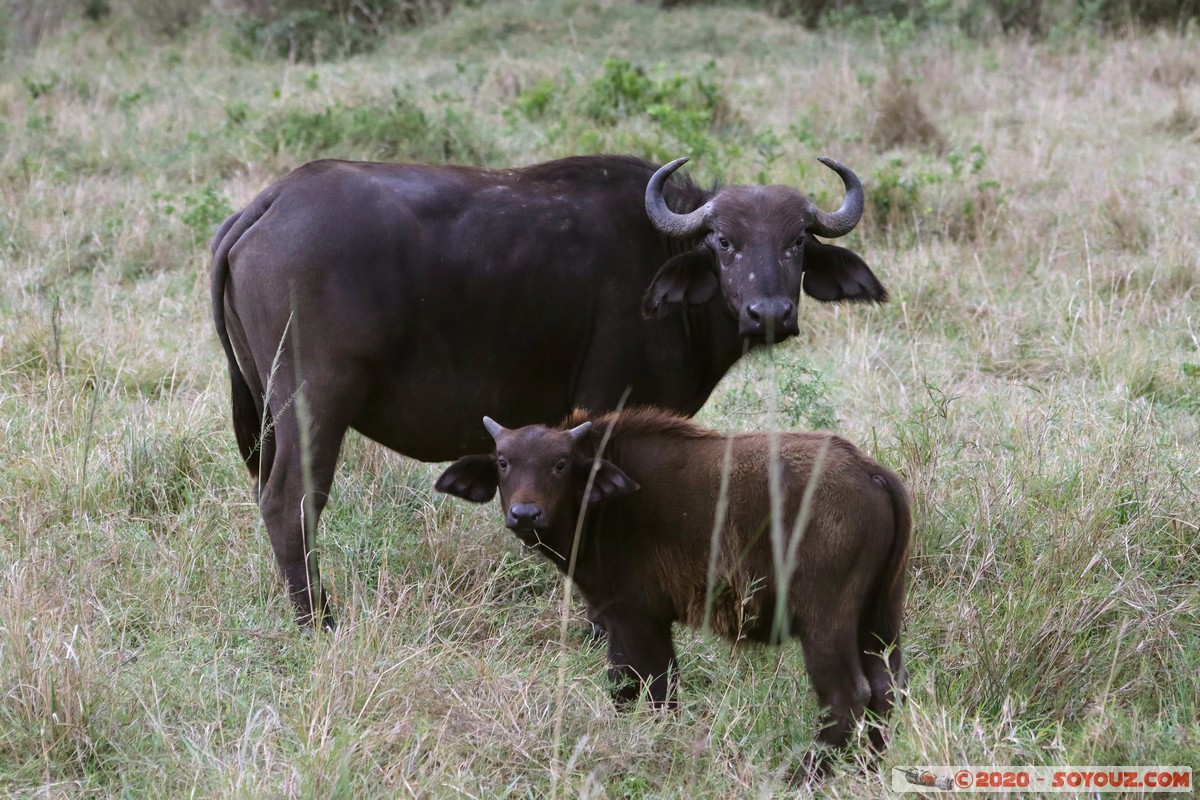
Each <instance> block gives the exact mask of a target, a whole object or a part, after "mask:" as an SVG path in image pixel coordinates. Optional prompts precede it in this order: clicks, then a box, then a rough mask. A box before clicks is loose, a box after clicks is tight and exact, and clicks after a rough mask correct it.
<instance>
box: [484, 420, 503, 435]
mask: <svg viewBox="0 0 1200 800" xmlns="http://www.w3.org/2000/svg"><path fill="white" fill-rule="evenodd" d="M483 427H485V428H487V431H488V433H490V434H491V435H492V438H493V439H499V438H500V434H502V433H504V430H505V429H504V426H503V425H501V424H500V423H499V422H496V420H494V419H492V418H491V417H484V418H483Z"/></svg>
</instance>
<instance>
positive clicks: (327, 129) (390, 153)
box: [257, 92, 493, 164]
mask: <svg viewBox="0 0 1200 800" xmlns="http://www.w3.org/2000/svg"><path fill="white" fill-rule="evenodd" d="M479 130H481V128H480V126H478V125H476V124H475V123H474V120H473V119H472V118H471V116H470V115H469V112H466V111H463V110H458V109H456V108H454V106H453V105H450V104H445V105H443V106H442V107H441V110H440V119H439V118H437V117H436V116H431V115H430V114H428V113H426V112H425V111H424V110H422V109H421V108H420V107H419V106H417V105H416V104H415V103H413V102H412V101H411V100H409V99H407V98H405V97H402V96H400V94H399V93H398V92H397V93H395V94H394V99H393V102H392V103H391V104H390V105H362V106H346V105H343V104H342V103H340V102H338V103H334V104H333V105H330V106H326V107H325V108H324V109H322V110H320V111H300V110H295V109H289V110H282V111H280V112H278V113H276V114H274V115H271V116H269V117H268V118H267V119H266V120H265V121H264V123H263V125H262V127H261V128H260V130H259V135H258V137H257V138H258V140H259V141H260V142H262V143H263V145H264V146H265V147H266V148H267V149H268V150H270V151H271V152H272V153H280V152H288V153H291V154H293V155H295V156H297V157H298V158H303V159H307V158H325V157H337V158H359V159H369V160H386V161H419V162H427V163H440V162H446V161H449V162H456V163H463V164H484V163H487V162H488V161H489V160H490V159H491V158H492V152H493V148H492V146H491V144H490V142H488V141H486V140H484V139H483V138H482V137H481V135H480V134H479V133H477V131H479Z"/></svg>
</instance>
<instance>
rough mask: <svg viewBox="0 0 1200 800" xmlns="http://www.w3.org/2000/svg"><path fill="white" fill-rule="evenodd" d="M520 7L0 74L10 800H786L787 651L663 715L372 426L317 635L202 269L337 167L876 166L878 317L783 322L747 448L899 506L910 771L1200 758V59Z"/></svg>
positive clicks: (781, 170)
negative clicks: (825, 434)
mask: <svg viewBox="0 0 1200 800" xmlns="http://www.w3.org/2000/svg"><path fill="white" fill-rule="evenodd" d="M563 8H564V7H563V6H561V5H560V4H558V3H551V2H549V0H511V1H510V2H495V3H489V4H485V5H484V6H483V7H481V8H478V9H461V10H458V11H456V12H454V13H452V14H450V15H449V16H448V17H446V18H445V19H444V20H441V21H438V22H436V23H433V24H429V25H426V26H425V27H422V28H418V29H413V30H410V31H406V32H401V33H397V34H395V35H394V36H392V37H390V38H388V39H387V40H386V41H385V42H384V43H383V44H382V46H381V47H379V48H378V49H377V50H375V51H374V52H372V53H370V54H366V55H360V56H357V57H355V58H352V59H348V60H342V61H334V62H325V63H320V64H317V65H310V64H299V63H288V62H286V61H281V60H272V59H269V58H265V57H261V54H257V53H254V52H247V51H246V49H245V48H244V47H242V48H239V47H237V46H235V45H236V42H234V41H233V35H232V34H231V33H230V31H231V30H232V26H231V24H230V23H228V22H227V21H225V20H223V19H221V18H219V17H215V18H209V19H207V20H206V21H205V22H203V23H201V24H200V25H198V26H196V27H194V28H191V29H189V30H188V31H187V32H186V33H185V34H184V35H183V36H181V37H179V38H176V39H160V38H154V37H153V36H149V35H146V34H145V33H143V32H140V31H138V30H137V29H135V28H133V27H131V26H129V25H127V24H122V23H121V22H120V21H119V20H116V21H110V22H108V23H104V24H100V25H89V26H81V25H75V24H71V25H67V26H66V27H65V28H63V29H61V30H60V31H58V32H57V33H55V34H54V35H52V36H50V37H48V38H46V39H45V40H43V42H42V43H41V45H40V47H39V48H38V49H36V51H20V50H15V49H14V50H10V51H9V52H8V53H7V55H6V56H5V58H4V61H3V62H0V145H2V146H0V426H2V428H3V436H2V437H0V795H3V794H12V795H14V796H18V797H26V796H28V797H72V798H75V797H108V796H127V797H171V798H175V797H184V796H199V797H209V796H237V797H260V796H265V797H321V798H326V797H375V796H380V795H396V796H408V795H412V796H418V797H452V796H465V797H502V796H503V797H543V796H550V795H552V794H557V795H558V796H566V797H576V796H579V797H609V798H619V797H642V796H644V797H679V798H694V797H742V796H745V797H770V796H776V795H778V794H780V793H782V792H784V791H785V790H786V788H787V787H786V784H785V783H784V781H785V778H786V776H787V775H788V773H789V772H790V770H792V769H793V768H794V767H795V766H796V765H797V764H798V762H799V760H800V758H801V757H802V755H803V753H804V751H805V749H806V748H807V747H808V745H809V743H810V742H811V738H812V734H813V731H814V725H815V707H814V703H813V700H812V698H811V697H810V694H809V691H808V686H807V680H806V678H805V677H804V670H803V666H802V661H801V657H800V652H799V648H798V647H795V646H791V647H784V648H781V649H778V650H757V649H752V648H751V649H744V650H740V651H738V652H734V653H731V652H730V648H729V647H728V646H727V645H726V644H724V643H723V642H720V641H718V640H716V639H714V638H712V637H709V636H705V635H701V634H698V633H693V632H687V631H682V632H680V633H679V637H678V648H679V651H680V666H681V671H682V674H683V698H682V705H681V708H680V710H679V711H678V712H677V713H674V714H653V713H640V714H618V713H616V712H615V711H614V709H613V708H612V705H611V703H610V701H609V699H608V696H607V693H606V692H607V690H606V686H605V683H604V680H603V660H604V655H603V649H602V648H599V647H597V646H595V645H592V644H589V643H588V642H587V641H585V637H584V630H585V623H584V621H583V617H582V614H581V611H580V609H579V607H578V604H577V603H575V604H572V606H571V608H570V610H569V612H568V613H569V614H570V625H569V627H568V630H569V635H568V636H567V638H566V641H562V639H561V637H560V635H559V620H560V618H561V616H562V614H563V613H564V611H563V609H564V592H563V586H562V583H561V581H560V580H559V578H558V577H557V575H556V574H555V573H554V572H553V571H552V570H551V569H550V568H549V567H548V565H545V564H542V563H541V562H539V561H537V560H536V559H534V558H531V557H530V556H529V555H527V554H525V553H523V552H521V551H520V549H519V548H518V547H517V546H516V543H515V541H514V540H513V539H512V537H511V536H510V535H508V534H507V533H506V532H505V531H504V530H503V529H502V527H501V524H500V519H499V516H498V514H497V512H496V509H495V507H494V506H488V507H476V506H469V505H468V504H466V503H463V502H459V501H456V500H452V499H448V498H446V497H443V496H441V495H434V493H433V492H432V483H433V480H434V478H435V477H436V476H437V474H438V473H439V471H440V467H439V465H426V464H420V463H417V462H414V461H411V460H408V459H405V458H402V457H400V456H397V455H395V454H393V453H390V452H386V451H383V450H382V449H380V448H378V447H376V446H374V445H372V444H370V443H368V442H365V441H363V440H362V439H360V438H356V437H352V438H351V439H350V440H349V441H348V443H347V446H346V449H345V459H344V464H343V466H342V467H341V468H340V471H339V475H338V479H337V482H336V485H335V489H334V492H335V494H334V498H333V501H332V502H331V504H330V507H329V509H328V511H327V512H326V515H325V517H324V518H323V525H322V528H323V529H322V531H321V544H322V549H323V559H324V560H323V567H324V569H325V573H326V577H327V579H328V580H330V581H332V585H333V589H334V591H335V602H336V603H337V606H338V608H339V610H340V616H341V619H342V627H341V629H340V630H339V631H338V633H337V634H336V635H334V636H305V635H303V634H301V633H300V632H299V631H298V630H297V629H296V628H295V626H294V623H293V618H292V612H291V610H290V608H289V606H288V603H287V600H286V598H285V597H284V596H283V593H282V590H281V586H280V584H279V581H278V579H277V577H276V572H275V566H274V562H273V559H272V557H271V554H270V548H269V545H268V542H267V540H266V535H265V532H264V531H263V529H262V526H261V522H260V521H259V519H258V514H257V509H256V507H255V505H254V503H253V502H252V493H251V488H250V482H249V479H248V477H247V476H246V474H245V471H244V469H243V468H242V467H241V465H240V462H239V459H238V456H237V452H236V446H235V443H234V438H233V434H232V431H231V428H230V425H229V421H228V414H229V410H228V383H227V378H226V375H225V367H224V363H223V359H222V358H221V354H220V348H219V346H218V343H217V340H216V337H215V335H214V334H213V332H212V327H211V323H210V319H209V314H210V310H209V303H208V299H207V295H208V288H207V278H208V258H207V247H206V245H207V240H208V238H209V236H210V235H211V232H212V230H213V228H214V226H215V225H216V224H217V223H218V222H219V221H220V220H221V219H222V218H223V217H224V215H225V214H226V213H228V212H230V211H232V210H233V209H234V208H235V207H239V206H240V205H241V204H243V203H245V202H246V201H248V200H249V199H250V198H251V197H252V196H253V195H254V194H255V193H257V192H258V190H259V189H261V188H262V187H264V186H265V185H266V184H268V183H269V182H270V181H272V180H273V179H275V178H277V177H279V176H281V175H283V174H284V173H285V172H287V171H288V170H289V169H291V168H292V167H295V166H297V165H299V164H301V163H303V162H304V161H306V160H308V159H310V158H314V157H317V156H325V155H329V156H344V157H359V158H373V159H396V160H410V159H411V160H422V161H432V162H442V161H446V160H449V161H456V162H462V163H481V164H487V165H494V166H499V165H513V164H527V163H532V162H535V161H539V160H543V159H546V158H551V157H555V156H560V155H565V154H570V153H577V152H594V151H628V152H636V153H641V154H645V155H648V156H650V157H652V158H656V159H667V158H673V157H676V156H679V155H690V156H692V157H693V162H692V163H691V164H690V165H689V167H688V169H690V170H692V172H693V174H696V175H699V176H700V177H701V178H702V179H705V180H707V179H711V178H716V177H718V176H719V177H722V178H724V179H725V180H726V181H728V182H753V181H758V180H767V181H769V182H779V183H789V184H793V185H796V186H799V187H801V188H802V189H804V190H805V191H808V192H809V193H810V194H812V195H813V196H814V197H815V198H816V199H817V200H818V201H819V202H821V203H822V204H823V205H824V206H825V207H826V208H828V207H830V206H831V204H834V203H836V201H837V199H838V198H839V197H840V196H841V194H840V193H841V187H840V185H839V184H838V181H837V178H836V176H833V175H832V174H831V173H829V172H828V170H825V168H824V167H822V166H821V165H820V164H818V163H817V161H816V157H817V156H819V155H829V156H832V157H835V158H837V159H839V160H841V161H843V162H845V163H847V164H849V165H851V166H852V167H854V168H855V169H856V170H857V171H858V173H859V174H860V175H861V176H862V177H863V179H864V182H865V184H866V187H867V194H868V213H867V217H866V219H865V220H864V222H863V224H862V225H861V226H860V227H859V229H858V230H857V231H856V232H855V233H854V234H852V235H851V237H850V241H849V244H850V246H852V247H853V248H854V249H856V250H857V251H858V252H860V253H862V254H863V255H864V256H865V257H866V258H867V260H868V262H869V263H870V264H871V265H872V267H873V268H874V270H875V272H876V273H877V274H878V275H879V276H880V278H881V279H882V280H883V282H884V283H885V284H886V285H887V286H888V288H889V289H890V291H891V293H892V298H893V299H892V302H891V303H889V304H888V305H886V306H883V307H880V308H849V307H848V308H835V307H827V306H820V307H819V306H818V305H817V304H815V303H812V302H802V303H801V308H800V325H801V335H800V336H799V337H798V339H797V340H795V341H792V342H789V343H788V344H787V345H785V346H781V347H778V348H775V349H774V350H773V351H771V352H770V353H765V354H759V355H756V356H754V357H753V358H750V359H748V360H746V361H745V362H744V363H742V364H740V365H739V366H738V367H736V368H735V369H734V371H733V372H731V373H730V374H729V375H728V376H727V377H726V379H725V381H724V382H723V383H722V385H721V386H720V387H719V388H718V390H717V392H716V394H715V395H714V396H713V398H712V399H711V400H710V402H709V404H708V405H707V406H706V408H705V409H704V410H703V411H702V413H701V415H700V416H701V419H702V420H703V421H704V422H705V423H707V424H711V425H714V426H717V427H720V428H725V429H743V428H762V427H768V426H775V427H782V428H806V427H813V426H824V427H832V428H834V429H835V430H838V431H840V432H842V433H843V434H845V435H846V436H847V437H849V438H850V439H852V440H854V441H856V442H858V443H860V444H862V445H863V446H864V447H865V448H866V449H867V450H868V451H869V452H870V453H872V454H873V455H874V456H875V457H877V458H878V459H880V460H881V461H882V462H884V463H886V464H889V465H891V466H893V467H894V468H895V469H897V470H898V471H899V472H900V473H901V474H902V475H903V476H904V477H905V479H906V480H907V481H908V484H909V486H910V489H911V491H912V493H913V496H914V513H915V521H916V528H915V549H914V551H913V553H912V558H911V562H910V566H911V591H910V601H909V611H908V617H907V629H906V651H907V655H908V658H909V663H910V665H911V682H910V688H909V693H908V697H907V701H906V703H905V705H904V706H903V708H902V710H901V711H900V712H899V713H898V714H897V715H896V717H895V719H894V725H893V727H894V732H893V742H892V746H891V749H890V751H889V753H888V754H887V756H886V757H885V759H884V761H883V768H882V769H881V770H880V771H879V772H873V771H867V772H859V771H857V770H856V769H855V768H854V762H853V759H851V760H850V762H849V763H848V765H847V767H846V769H845V770H843V771H842V772H840V773H838V774H837V775H835V776H834V777H833V779H832V780H831V781H830V783H829V784H828V786H827V787H826V789H825V792H826V794H827V795H828V796H830V797H839V798H856V797H865V796H881V795H886V794H888V790H887V789H886V785H887V784H888V783H889V781H890V769H889V767H890V766H891V765H894V764H976V765H988V764H1017V765H1021V764H1033V765H1052V764H1100V765H1126V764H1175V765H1190V766H1192V767H1193V768H1200V756H1198V755H1197V753H1200V723H1198V718H1200V678H1198V676H1200V545H1198V542H1200V536H1198V530H1200V494H1198V492H1200V489H1198V488H1197V487H1198V486H1200V291H1198V287H1200V190H1198V188H1197V187H1198V186H1200V57H1198V55H1197V53H1200V39H1198V38H1197V37H1196V35H1195V33H1193V34H1192V35H1190V36H1188V35H1179V34H1166V33H1158V34H1152V33H1142V34H1129V35H1121V36H1109V37H1102V38H1098V37H1096V36H1093V35H1091V34H1088V33H1076V34H1070V35H1065V34H1064V35H1058V36H1053V37H1050V38H1049V39H1047V40H1045V41H1042V42H1039V43H1030V42H1028V41H1025V40H1020V39H1001V40H995V41H988V42H982V43H981V42H967V41H964V40H962V39H961V38H959V37H958V36H956V35H954V34H953V33H949V32H946V33H939V32H937V31H934V32H932V33H922V34H921V35H919V36H916V35H913V34H912V32H911V31H908V30H905V29H904V28H901V27H898V26H891V27H885V28H884V29H882V30H879V31H877V32H875V33H873V34H872V33H866V32H862V31H860V32H856V33H839V32H825V33H821V34H820V35H817V34H813V33H811V32H808V31H805V30H803V29H801V28H799V27H797V26H795V25H793V24H791V23H789V22H781V21H779V20H775V19H771V18H768V17H766V16H762V15H759V14H755V13H749V12H742V11H736V10H730V9H713V8H707V9H689V10H680V11H677V12H672V13H665V12H661V11H658V10H656V9H655V8H652V7H650V6H649V5H641V4H637V5H635V4H631V3H620V2H609V1H605V0H588V1H586V2H578V3H571V4H568V6H567V7H566V8H567V12H568V13H564V12H563V11H562V9H563Z"/></svg>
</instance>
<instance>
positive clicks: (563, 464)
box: [554, 458, 567, 475]
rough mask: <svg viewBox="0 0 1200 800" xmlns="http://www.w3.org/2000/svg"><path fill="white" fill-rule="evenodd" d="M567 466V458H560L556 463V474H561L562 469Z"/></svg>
mask: <svg viewBox="0 0 1200 800" xmlns="http://www.w3.org/2000/svg"><path fill="white" fill-rule="evenodd" d="M566 468H567V460H566V459H565V458H560V459H559V460H558V463H557V464H555V465H554V474H556V475H561V474H562V471H563V470H565V469H566Z"/></svg>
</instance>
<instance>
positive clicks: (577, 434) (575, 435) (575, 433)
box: [567, 422, 592, 442]
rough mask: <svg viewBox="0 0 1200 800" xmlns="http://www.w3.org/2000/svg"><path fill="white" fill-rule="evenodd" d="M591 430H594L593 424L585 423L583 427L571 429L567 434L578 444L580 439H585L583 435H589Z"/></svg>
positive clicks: (578, 426) (577, 426)
mask: <svg viewBox="0 0 1200 800" xmlns="http://www.w3.org/2000/svg"><path fill="white" fill-rule="evenodd" d="M591 429H592V423H590V422H585V423H583V424H581V425H576V426H575V427H574V428H571V430H569V431H567V433H569V434H571V441H572V442H578V441H579V440H580V439H582V438H583V435H584V434H585V433H587V432H588V431H590V430H591Z"/></svg>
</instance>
